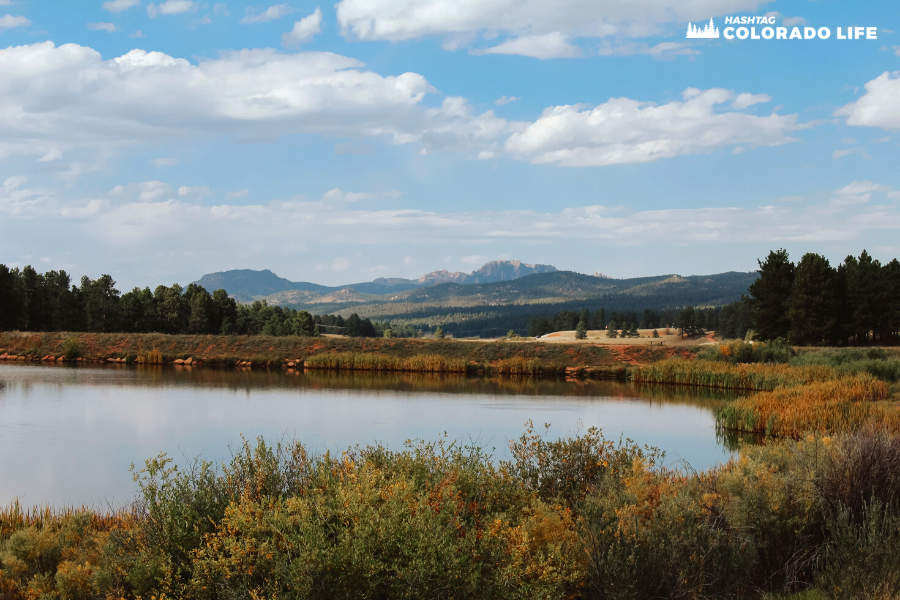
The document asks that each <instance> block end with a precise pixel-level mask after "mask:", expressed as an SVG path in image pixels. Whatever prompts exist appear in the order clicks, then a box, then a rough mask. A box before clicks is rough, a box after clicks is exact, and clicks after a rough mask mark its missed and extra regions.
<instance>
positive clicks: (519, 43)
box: [472, 32, 581, 60]
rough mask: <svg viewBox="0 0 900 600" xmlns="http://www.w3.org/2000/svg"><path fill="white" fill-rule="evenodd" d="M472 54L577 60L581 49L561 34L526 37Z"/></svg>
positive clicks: (553, 33)
mask: <svg viewBox="0 0 900 600" xmlns="http://www.w3.org/2000/svg"><path fill="white" fill-rule="evenodd" d="M472 54H515V55H518V56H529V57H531V58H539V59H542V60H544V59H548V58H576V57H579V56H581V48H579V47H578V46H573V45H572V44H570V43H569V40H568V38H567V37H566V36H565V35H563V34H562V33H559V32H552V33H545V34H542V35H524V36H521V37H517V38H514V39H511V40H507V41H505V42H503V43H502V44H499V45H497V46H494V47H492V48H485V49H482V50H473V51H472Z"/></svg>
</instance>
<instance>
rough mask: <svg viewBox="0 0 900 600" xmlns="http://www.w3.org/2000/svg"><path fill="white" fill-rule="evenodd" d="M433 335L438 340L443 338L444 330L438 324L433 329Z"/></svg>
mask: <svg viewBox="0 0 900 600" xmlns="http://www.w3.org/2000/svg"><path fill="white" fill-rule="evenodd" d="M434 337H435V339H438V340H442V339H444V330H443V329H442V328H441V327H440V326H438V328H437V329H435V330H434Z"/></svg>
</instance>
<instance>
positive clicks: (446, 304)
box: [197, 261, 758, 335]
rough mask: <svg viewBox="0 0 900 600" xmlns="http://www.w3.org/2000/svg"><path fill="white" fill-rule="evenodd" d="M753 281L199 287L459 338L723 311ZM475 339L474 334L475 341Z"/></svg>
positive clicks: (229, 275)
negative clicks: (564, 315)
mask: <svg viewBox="0 0 900 600" xmlns="http://www.w3.org/2000/svg"><path fill="white" fill-rule="evenodd" d="M757 277H758V274H757V273H755V272H750V273H741V272H728V273H719V274H716V275H692V276H688V277H683V276H680V275H659V276H655V277H636V278H629V279H612V278H610V277H607V276H604V275H601V274H599V273H596V274H594V275H583V274H581V273H574V272H572V271H559V270H557V269H556V268H555V267H552V266H550V265H526V264H523V263H520V262H519V261H494V262H490V263H487V264H486V265H484V266H483V267H481V268H480V269H478V270H476V271H473V272H472V273H449V272H447V271H435V272H433V273H428V274H427V275H423V276H422V277H420V278H419V279H399V278H396V279H376V280H375V281H370V282H365V283H358V284H352V285H349V286H334V287H329V286H323V285H317V284H314V283H306V282H291V281H288V280H287V279H283V278H281V277H278V276H277V275H275V274H274V273H272V272H271V271H247V270H244V271H226V272H223V273H212V274H209V275H204V276H203V277H202V278H201V279H200V280H199V281H198V282H197V283H199V284H200V285H202V286H203V287H205V288H206V289H208V290H215V289H218V288H224V289H225V290H227V291H228V293H229V294H230V295H232V296H234V297H235V298H236V299H238V300H242V301H250V300H266V302H268V303H269V304H270V305H278V306H284V307H290V308H295V309H298V310H306V311H309V312H310V313H313V314H341V315H343V316H345V317H346V316H348V315H349V314H351V313H357V314H358V315H359V316H360V317H364V318H365V317H368V318H372V319H376V320H386V321H390V322H391V323H392V324H395V325H408V326H411V327H413V328H416V327H432V328H433V327H435V326H437V325H441V326H442V327H443V328H444V330H445V331H447V332H454V333H455V334H459V335H479V333H478V332H482V333H484V334H485V335H488V334H490V335H496V333H497V331H500V332H501V333H505V332H506V331H508V330H509V329H515V330H516V331H519V330H525V329H527V323H528V321H529V319H531V318H533V317H535V316H537V315H542V314H544V315H546V314H552V313H555V312H557V311H561V310H575V311H577V310H581V309H584V308H586V309H588V310H592V311H594V310H599V309H601V308H603V309H606V310H607V311H608V313H611V312H612V311H620V312H633V313H638V314H639V313H640V311H642V310H644V309H648V310H653V311H661V310H667V309H677V308H680V307H684V306H704V307H709V306H721V305H724V304H728V303H731V302H735V301H738V300H740V299H741V297H742V296H743V295H744V294H746V293H747V289H748V287H749V286H750V284H751V283H753V282H754V281H755V280H756V278H757ZM472 332H476V333H472Z"/></svg>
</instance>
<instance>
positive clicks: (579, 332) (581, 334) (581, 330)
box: [575, 321, 587, 340]
mask: <svg viewBox="0 0 900 600" xmlns="http://www.w3.org/2000/svg"><path fill="white" fill-rule="evenodd" d="M575 339H576V340H586V339H587V327H586V326H585V324H584V321H578V326H577V327H576V328H575Z"/></svg>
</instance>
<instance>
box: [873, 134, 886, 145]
mask: <svg viewBox="0 0 900 600" xmlns="http://www.w3.org/2000/svg"><path fill="white" fill-rule="evenodd" d="M889 141H891V138H890V137H889V136H884V137H880V138H878V139H875V140H872V143H873V144H886V143H888V142H889Z"/></svg>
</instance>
